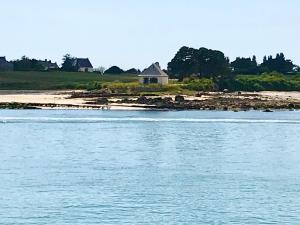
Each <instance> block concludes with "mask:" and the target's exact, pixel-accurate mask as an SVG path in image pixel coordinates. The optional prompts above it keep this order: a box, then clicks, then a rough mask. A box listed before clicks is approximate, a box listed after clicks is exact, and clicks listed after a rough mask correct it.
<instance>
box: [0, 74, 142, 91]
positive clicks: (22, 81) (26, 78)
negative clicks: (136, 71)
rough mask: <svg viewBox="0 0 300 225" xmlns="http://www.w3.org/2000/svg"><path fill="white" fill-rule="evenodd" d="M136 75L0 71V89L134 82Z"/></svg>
mask: <svg viewBox="0 0 300 225" xmlns="http://www.w3.org/2000/svg"><path fill="white" fill-rule="evenodd" d="M136 81H137V76H136V75H129V74H122V75H103V76H101V75H99V74H96V73H69V72H0V90H62V89H86V88H87V87H88V86H89V85H90V84H92V83H94V82H100V83H105V82H123V83H128V82H136Z"/></svg>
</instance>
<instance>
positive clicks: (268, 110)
mask: <svg viewBox="0 0 300 225" xmlns="http://www.w3.org/2000/svg"><path fill="white" fill-rule="evenodd" d="M264 112H273V111H272V110H271V109H266V110H264Z"/></svg>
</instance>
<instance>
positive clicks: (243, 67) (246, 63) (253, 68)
mask: <svg viewBox="0 0 300 225" xmlns="http://www.w3.org/2000/svg"><path fill="white" fill-rule="evenodd" d="M231 67H232V69H233V72H234V73H235V74H257V73H258V72H259V70H258V66H257V62H256V57H255V56H253V58H252V59H251V58H240V57H237V58H236V60H235V61H233V62H232V63H231Z"/></svg>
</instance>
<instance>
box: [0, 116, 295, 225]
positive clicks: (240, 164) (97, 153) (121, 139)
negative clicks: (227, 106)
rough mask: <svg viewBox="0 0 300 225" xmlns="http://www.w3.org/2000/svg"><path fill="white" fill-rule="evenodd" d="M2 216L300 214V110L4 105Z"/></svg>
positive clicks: (166, 219) (129, 220) (208, 218)
mask: <svg viewBox="0 0 300 225" xmlns="http://www.w3.org/2000/svg"><path fill="white" fill-rule="evenodd" d="M0 224H1V225H2V224H3V225H10V224H18V225H19V224H24V225H25V224H26V225H31V224H32V225H33V224H43V225H44V224H49V225H50V224H51V225H56V224H57V225H64V224H72V225H73V224H88V225H90V224H113V225H119V224H122V225H123V224H130V225H134V224H155V225H157V224H187V225H193V224H300V112H299V111H298V112H297V111H295V112H292V111H278V112H274V113H264V112H257V111H249V112H238V113H235V112H217V111H169V112H163V111H161V112H160V111H93V110H90V111H84V110H81V111H79V110H73V111H72V110H62V111H60V110H49V111H47V110H45V111H39V110H32V111H30V110H28V111H27V110H0Z"/></svg>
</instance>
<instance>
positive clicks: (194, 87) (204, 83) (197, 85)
mask: <svg viewBox="0 0 300 225" xmlns="http://www.w3.org/2000/svg"><path fill="white" fill-rule="evenodd" d="M184 84H185V85H184V88H186V89H188V90H191V91H213V90H215V84H214V81H213V80H212V79H207V78H200V79H198V78H186V79H184Z"/></svg>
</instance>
